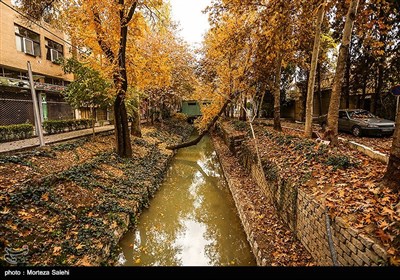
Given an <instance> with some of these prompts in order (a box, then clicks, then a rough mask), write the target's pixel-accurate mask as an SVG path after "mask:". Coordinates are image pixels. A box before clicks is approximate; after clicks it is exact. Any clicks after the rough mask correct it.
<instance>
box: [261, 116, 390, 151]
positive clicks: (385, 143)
mask: <svg viewBox="0 0 400 280" xmlns="http://www.w3.org/2000/svg"><path fill="white" fill-rule="evenodd" d="M262 122H264V123H267V124H271V125H272V123H273V121H271V120H265V121H262ZM282 126H284V127H291V128H295V129H300V130H303V131H304V123H294V122H289V121H284V122H282ZM313 130H314V131H318V132H320V133H321V134H322V129H321V126H319V125H316V124H313ZM339 136H340V137H342V138H345V139H347V140H351V141H354V142H357V143H360V144H363V145H365V146H367V147H370V148H372V149H374V150H375V151H379V152H381V153H384V154H389V153H390V148H391V147H392V142H393V137H391V136H362V137H355V136H353V135H352V134H351V133H346V132H340V133H339Z"/></svg>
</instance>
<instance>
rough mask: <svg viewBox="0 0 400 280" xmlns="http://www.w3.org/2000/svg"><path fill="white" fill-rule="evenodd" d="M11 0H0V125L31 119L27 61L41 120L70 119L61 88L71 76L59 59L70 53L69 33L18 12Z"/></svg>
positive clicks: (71, 115) (70, 111) (69, 108)
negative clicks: (67, 73)
mask: <svg viewBox="0 0 400 280" xmlns="http://www.w3.org/2000/svg"><path fill="white" fill-rule="evenodd" d="M15 9H16V7H15V6H14V5H13V3H12V1H11V0H3V1H1V2H0V125H10V124H19V123H26V122H29V123H32V124H33V123H34V116H33V103H32V97H31V92H30V89H29V88H30V87H29V82H28V71H27V62H28V61H30V63H31V65H32V71H33V78H34V81H35V89H36V93H37V95H38V100H39V105H40V106H39V107H40V113H41V118H42V120H47V119H49V120H54V119H71V118H74V117H75V115H76V114H75V112H74V110H73V108H72V107H71V106H70V105H68V103H67V102H66V101H65V100H64V98H63V96H62V94H61V91H62V90H63V89H64V88H65V86H66V85H68V83H69V82H71V81H72V80H73V75H72V74H69V75H66V74H64V72H63V70H62V69H61V66H60V64H59V62H58V59H59V58H61V57H66V58H68V57H71V56H72V47H71V44H69V41H68V37H67V36H66V35H65V34H63V33H62V32H59V31H57V30H55V29H53V28H51V27H50V26H49V25H48V24H47V23H46V22H44V21H42V22H40V23H38V24H36V23H34V22H32V21H29V20H28V19H27V18H25V17H23V16H21V15H20V14H18V12H17V11H16V10H15Z"/></svg>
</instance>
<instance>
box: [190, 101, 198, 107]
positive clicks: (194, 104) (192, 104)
mask: <svg viewBox="0 0 400 280" xmlns="http://www.w3.org/2000/svg"><path fill="white" fill-rule="evenodd" d="M188 105H189V106H196V105H197V103H196V102H188Z"/></svg>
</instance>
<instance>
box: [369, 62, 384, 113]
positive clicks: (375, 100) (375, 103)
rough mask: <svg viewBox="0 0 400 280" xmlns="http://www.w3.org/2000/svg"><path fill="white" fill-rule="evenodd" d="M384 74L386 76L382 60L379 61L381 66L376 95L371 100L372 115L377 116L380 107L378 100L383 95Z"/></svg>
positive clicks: (379, 67)
mask: <svg viewBox="0 0 400 280" xmlns="http://www.w3.org/2000/svg"><path fill="white" fill-rule="evenodd" d="M383 74H384V67H383V61H382V59H379V66H378V82H377V84H376V88H375V93H374V94H373V95H372V100H371V113H373V114H376V111H377V107H378V98H379V96H380V94H381V91H382V87H383Z"/></svg>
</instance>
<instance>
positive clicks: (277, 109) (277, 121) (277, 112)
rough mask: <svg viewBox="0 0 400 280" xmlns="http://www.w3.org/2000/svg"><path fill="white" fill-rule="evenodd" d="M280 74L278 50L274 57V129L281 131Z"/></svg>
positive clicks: (280, 54) (280, 65) (280, 62)
mask: <svg viewBox="0 0 400 280" xmlns="http://www.w3.org/2000/svg"><path fill="white" fill-rule="evenodd" d="M281 72H282V53H281V51H280V50H279V51H278V53H277V57H276V65H275V81H274V84H273V91H274V129H275V130H276V131H282V126H281Z"/></svg>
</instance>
